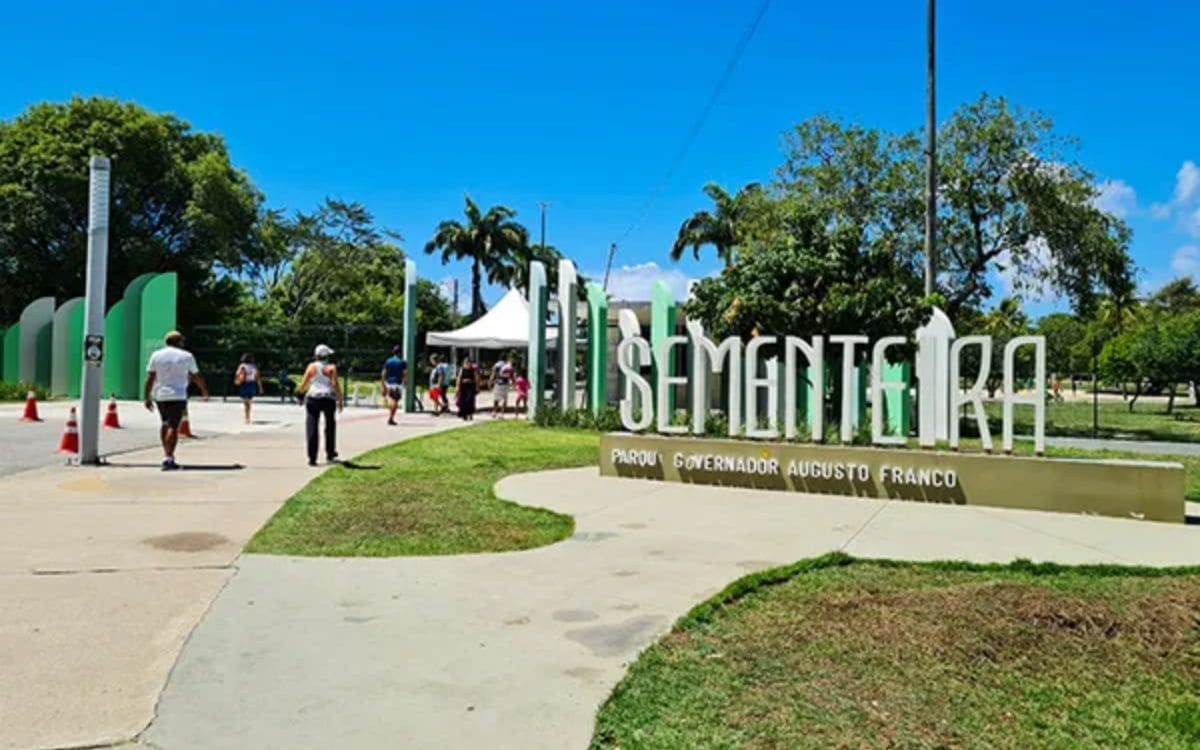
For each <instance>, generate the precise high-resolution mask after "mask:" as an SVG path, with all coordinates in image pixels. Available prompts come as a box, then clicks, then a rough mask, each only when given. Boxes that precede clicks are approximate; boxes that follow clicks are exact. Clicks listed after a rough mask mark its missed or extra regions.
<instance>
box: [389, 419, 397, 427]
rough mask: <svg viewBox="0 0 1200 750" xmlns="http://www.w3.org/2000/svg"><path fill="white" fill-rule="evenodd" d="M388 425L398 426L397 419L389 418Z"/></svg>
mask: <svg viewBox="0 0 1200 750" xmlns="http://www.w3.org/2000/svg"><path fill="white" fill-rule="evenodd" d="M388 425H389V426H391V427H395V426H396V420H394V419H389V420H388Z"/></svg>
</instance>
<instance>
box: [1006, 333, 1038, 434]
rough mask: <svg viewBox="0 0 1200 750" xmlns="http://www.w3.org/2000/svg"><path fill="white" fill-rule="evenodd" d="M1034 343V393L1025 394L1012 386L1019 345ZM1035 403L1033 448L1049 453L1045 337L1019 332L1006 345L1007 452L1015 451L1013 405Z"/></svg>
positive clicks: (1031, 344) (1032, 344)
mask: <svg viewBox="0 0 1200 750" xmlns="http://www.w3.org/2000/svg"><path fill="white" fill-rule="evenodd" d="M1022 346H1032V347H1033V373H1034V374H1033V395H1032V396H1022V395H1020V394H1018V393H1017V392H1016V389H1015V388H1014V387H1013V378H1014V369H1015V368H1014V363H1013V360H1014V359H1015V357H1016V354H1017V349H1019V348H1020V347H1022ZM1014 404H1032V405H1033V410H1034V411H1033V413H1034V418H1033V450H1034V451H1035V452H1036V453H1037V454H1038V455H1039V456H1041V455H1044V454H1045V453H1046V337H1045V336H1017V337H1016V338H1014V339H1012V340H1010V341H1009V342H1008V343H1007V344H1005V345H1004V452H1005V453H1012V446H1013V405H1014Z"/></svg>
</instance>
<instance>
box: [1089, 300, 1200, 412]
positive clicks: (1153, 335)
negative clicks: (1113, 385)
mask: <svg viewBox="0 0 1200 750" xmlns="http://www.w3.org/2000/svg"><path fill="white" fill-rule="evenodd" d="M1100 372H1101V374H1102V375H1103V376H1104V378H1105V379H1106V380H1119V381H1121V382H1130V381H1132V382H1133V384H1134V393H1133V397H1132V398H1131V399H1129V402H1128V404H1129V410H1130V411H1133V406H1134V404H1135V403H1136V402H1137V399H1138V397H1139V396H1140V395H1141V394H1142V393H1143V392H1144V391H1145V389H1146V388H1147V387H1149V386H1150V385H1152V384H1157V385H1158V386H1160V387H1161V386H1165V387H1166V388H1167V413H1168V414H1170V413H1172V412H1173V411H1174V408H1175V385H1176V384H1178V383H1181V382H1186V381H1189V380H1195V379H1196V376H1197V373H1198V372H1200V313H1197V312H1189V313H1183V314H1179V315H1171V316H1161V315H1160V316H1150V317H1146V318H1143V319H1142V320H1140V321H1139V322H1138V323H1137V324H1136V325H1135V326H1133V327H1132V328H1130V329H1129V330H1127V331H1125V332H1123V333H1121V334H1119V335H1117V336H1115V337H1113V338H1111V339H1109V341H1108V342H1107V343H1106V344H1105V345H1104V349H1103V351H1101V353H1100Z"/></svg>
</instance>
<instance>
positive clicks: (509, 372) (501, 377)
mask: <svg viewBox="0 0 1200 750" xmlns="http://www.w3.org/2000/svg"><path fill="white" fill-rule="evenodd" d="M512 360H513V356H512V354H511V353H510V354H509V355H508V356H505V355H503V354H502V355H500V360H499V361H497V362H496V364H494V365H492V376H491V381H490V385H491V388H492V416H494V417H496V418H497V419H499V418H501V417H503V416H504V412H505V410H506V409H508V389H509V388H510V387H511V386H512V381H513V364H512Z"/></svg>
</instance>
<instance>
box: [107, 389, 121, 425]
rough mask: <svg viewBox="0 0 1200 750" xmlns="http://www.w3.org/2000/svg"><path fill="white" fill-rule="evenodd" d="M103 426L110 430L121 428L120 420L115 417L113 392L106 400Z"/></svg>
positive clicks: (115, 399)
mask: <svg viewBox="0 0 1200 750" xmlns="http://www.w3.org/2000/svg"><path fill="white" fill-rule="evenodd" d="M104 426H105V427H107V428H109V429H110V430H119V429H121V420H119V419H117V397H116V394H114V395H113V396H112V397H111V398H109V400H108V411H106V412H105V413H104Z"/></svg>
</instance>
